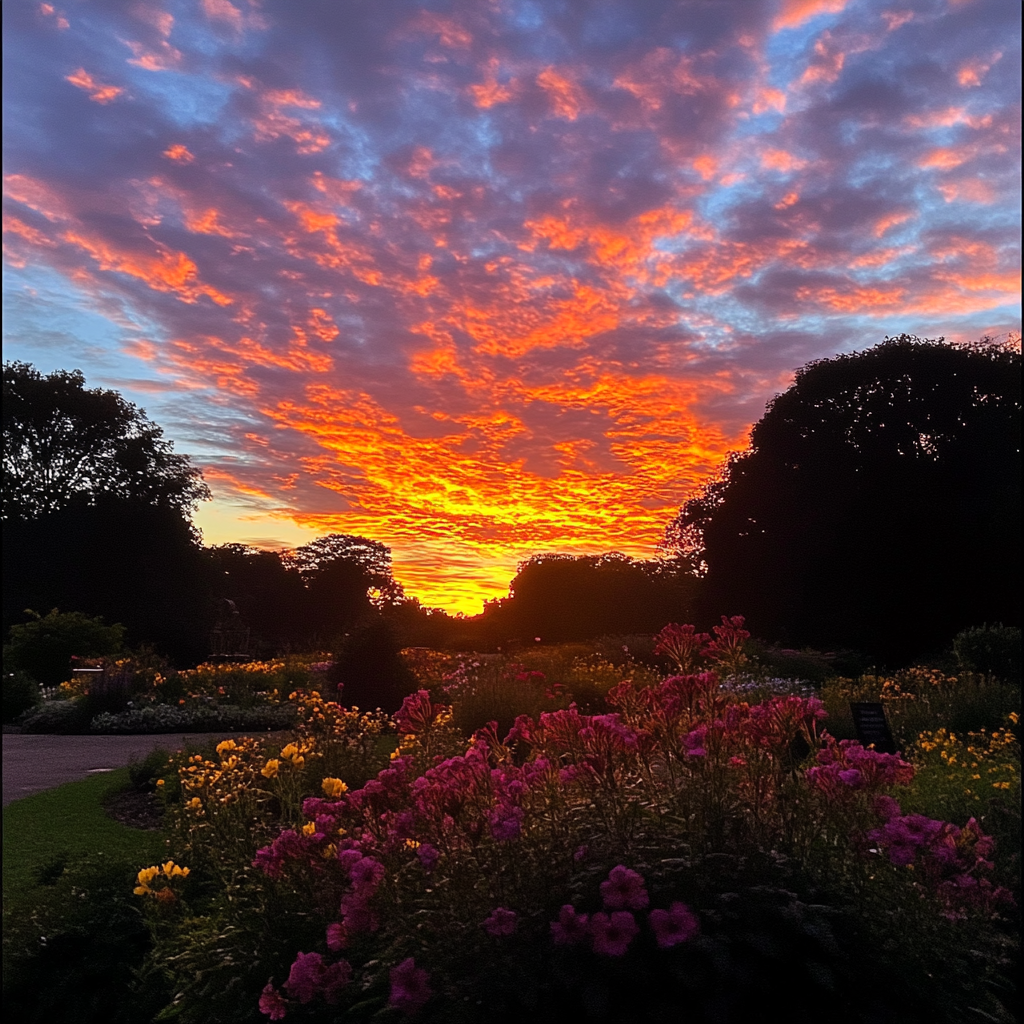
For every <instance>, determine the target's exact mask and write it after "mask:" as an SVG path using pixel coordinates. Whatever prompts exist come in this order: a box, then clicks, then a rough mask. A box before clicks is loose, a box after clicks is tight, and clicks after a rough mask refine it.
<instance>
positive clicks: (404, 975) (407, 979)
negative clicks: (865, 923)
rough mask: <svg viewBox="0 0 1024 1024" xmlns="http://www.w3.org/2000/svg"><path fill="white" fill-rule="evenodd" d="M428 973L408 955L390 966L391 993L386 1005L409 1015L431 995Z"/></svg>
mask: <svg viewBox="0 0 1024 1024" xmlns="http://www.w3.org/2000/svg"><path fill="white" fill-rule="evenodd" d="M429 982H430V975H428V974H427V972H426V971H425V970H423V969H422V968H421V967H417V966H416V961H415V960H414V959H413V958H412V957H409V959H408V960H403V961H402V962H401V963H400V964H399V965H398V966H397V967H392V968H391V995H390V996H389V997H388V1005H389V1006H394V1007H395V1008H396V1009H399V1010H402V1011H403V1012H404V1013H407V1014H408V1015H409V1016H410V1017H411V1016H412V1015H413V1014H414V1013H416V1012H417V1011H418V1010H419V1009H420V1007H421V1006H423V1004H424V1003H426V1002H427V1000H428V999H429V998H430V997H431V995H433V993H432V992H431V990H430V984H429Z"/></svg>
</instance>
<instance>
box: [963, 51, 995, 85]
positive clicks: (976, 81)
mask: <svg viewBox="0 0 1024 1024" xmlns="http://www.w3.org/2000/svg"><path fill="white" fill-rule="evenodd" d="M1002 56H1003V55H1002V53H994V54H992V56H991V57H990V58H989V59H988V60H987V61H986V60H984V59H982V58H975V59H974V60H969V61H965V62H964V63H963V64H961V65H960V67H959V68H957V72H956V80H957V81H958V82H959V83H960V84H961V85H962V86H963V87H964V88H965V89H971V88H976V87H977V86H979V85H981V82H982V79H983V78H984V77H985V75H986V74H988V72H989V71H990V70H991V69H992V65H993V64H995V63H996V62H997V61H999V60H1001V59H1002Z"/></svg>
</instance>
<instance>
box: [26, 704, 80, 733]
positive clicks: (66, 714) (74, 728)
mask: <svg viewBox="0 0 1024 1024" xmlns="http://www.w3.org/2000/svg"><path fill="white" fill-rule="evenodd" d="M91 717H92V714H91V712H90V710H89V707H88V705H87V704H86V702H85V698H83V697H75V698H72V699H71V700H48V701H46V702H45V703H44V704H40V705H39V706H38V707H36V708H33V709H32V710H31V711H29V713H28V714H27V715H26V716H25V718H24V719H23V720H22V722H21V729H22V732H32V733H56V734H57V735H60V736H73V735H80V734H82V733H86V732H88V731H89V720H90V718H91Z"/></svg>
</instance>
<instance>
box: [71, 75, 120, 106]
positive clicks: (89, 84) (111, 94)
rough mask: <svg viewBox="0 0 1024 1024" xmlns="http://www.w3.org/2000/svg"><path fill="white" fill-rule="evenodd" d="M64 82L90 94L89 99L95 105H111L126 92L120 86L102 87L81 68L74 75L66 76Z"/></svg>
mask: <svg viewBox="0 0 1024 1024" xmlns="http://www.w3.org/2000/svg"><path fill="white" fill-rule="evenodd" d="M64 81H65V82H70V83H71V84H72V85H74V86H77V88H79V89H83V90H84V91H85V92H87V93H88V94H89V99H91V100H93V101H94V102H95V103H110V102H111V101H112V100H116V99H117V97H118V96H120V95H121V94H122V93H123V92H124V89H122V88H121V87H120V86H119V85H102V84H101V83H99V82H97V81H96V79H94V78H93V77H92V75H90V74H89V73H88V72H87V71H86V70H85V68H79V69H78V70H77V71H75V72H73V73H72V74H70V75H65V76H64Z"/></svg>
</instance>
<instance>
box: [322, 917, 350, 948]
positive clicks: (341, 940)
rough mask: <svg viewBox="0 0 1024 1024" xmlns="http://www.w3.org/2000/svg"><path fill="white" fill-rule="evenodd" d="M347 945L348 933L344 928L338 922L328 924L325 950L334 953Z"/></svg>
mask: <svg viewBox="0 0 1024 1024" xmlns="http://www.w3.org/2000/svg"><path fill="white" fill-rule="evenodd" d="M347 945H348V933H347V932H346V931H345V926H344V925H343V924H341V923H340V922H339V921H335V922H333V923H332V924H329V925H328V926H327V948H328V949H329V950H331V951H332V952H334V953H336V952H337V951H338V950H339V949H344V948H345V946H347Z"/></svg>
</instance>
